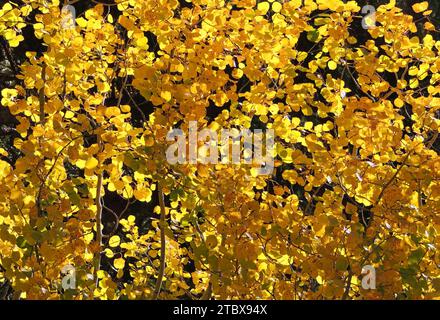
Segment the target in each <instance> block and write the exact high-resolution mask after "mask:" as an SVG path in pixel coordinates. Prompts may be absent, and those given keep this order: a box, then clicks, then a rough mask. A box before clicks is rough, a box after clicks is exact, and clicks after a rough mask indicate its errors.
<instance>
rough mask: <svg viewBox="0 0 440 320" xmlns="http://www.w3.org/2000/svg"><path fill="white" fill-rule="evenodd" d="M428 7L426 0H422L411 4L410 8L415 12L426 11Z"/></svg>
mask: <svg viewBox="0 0 440 320" xmlns="http://www.w3.org/2000/svg"><path fill="white" fill-rule="evenodd" d="M428 7H429V3H428V1H423V2H419V3H416V4H413V5H412V8H413V10H414V12H416V13H420V12H423V11H426V10H427V9H428Z"/></svg>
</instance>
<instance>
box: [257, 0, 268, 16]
mask: <svg viewBox="0 0 440 320" xmlns="http://www.w3.org/2000/svg"><path fill="white" fill-rule="evenodd" d="M257 9H258V11H260V13H261V14H263V15H264V14H266V13H267V11H269V9H270V4H269V2H267V1H263V2H260V3H259V4H258V5H257Z"/></svg>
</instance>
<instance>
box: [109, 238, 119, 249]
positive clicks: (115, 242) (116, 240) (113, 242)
mask: <svg viewBox="0 0 440 320" xmlns="http://www.w3.org/2000/svg"><path fill="white" fill-rule="evenodd" d="M120 243H121V238H120V237H119V236H117V235H116V236H112V237H111V238H110V240H109V241H108V245H109V246H110V247H112V248H115V247H117V246H119V244H120Z"/></svg>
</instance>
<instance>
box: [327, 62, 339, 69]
mask: <svg viewBox="0 0 440 320" xmlns="http://www.w3.org/2000/svg"><path fill="white" fill-rule="evenodd" d="M337 67H338V65H337V63H336V62H335V61H333V60H330V61H329V62H328V68H329V69H330V70H336V68H337Z"/></svg>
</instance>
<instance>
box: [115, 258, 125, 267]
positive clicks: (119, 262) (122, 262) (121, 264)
mask: <svg viewBox="0 0 440 320" xmlns="http://www.w3.org/2000/svg"><path fill="white" fill-rule="evenodd" d="M113 265H114V266H115V268H116V269H118V270H120V269H124V267H125V260H124V259H123V258H117V259H115V261H113Z"/></svg>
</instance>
